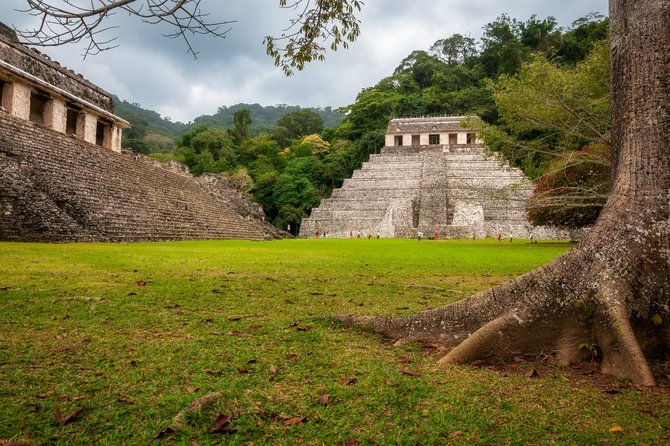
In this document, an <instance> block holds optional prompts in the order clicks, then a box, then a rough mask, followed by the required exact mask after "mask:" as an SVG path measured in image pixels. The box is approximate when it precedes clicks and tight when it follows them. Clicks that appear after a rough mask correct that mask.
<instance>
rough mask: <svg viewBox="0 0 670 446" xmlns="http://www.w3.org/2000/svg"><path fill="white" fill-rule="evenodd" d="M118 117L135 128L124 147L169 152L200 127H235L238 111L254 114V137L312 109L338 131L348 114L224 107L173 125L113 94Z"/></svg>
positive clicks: (329, 109)
mask: <svg viewBox="0 0 670 446" xmlns="http://www.w3.org/2000/svg"><path fill="white" fill-rule="evenodd" d="M112 98H113V100H114V105H115V107H116V114H117V115H118V116H120V117H121V118H123V119H125V120H126V121H128V122H129V123H130V125H131V126H132V127H131V128H130V129H127V130H125V131H124V134H123V146H124V147H131V148H133V149H135V150H137V151H138V152H141V153H150V152H165V151H169V150H170V149H171V148H172V147H173V146H174V144H175V143H176V142H177V139H178V138H180V137H181V136H182V135H183V134H184V133H185V132H186V131H188V130H190V129H192V128H195V127H199V126H204V125H206V126H209V127H219V128H232V127H233V115H234V114H235V112H236V111H238V110H240V109H243V108H248V109H249V111H250V112H251V126H250V127H249V132H250V134H251V135H257V134H259V133H263V132H268V133H269V132H271V131H272V130H274V129H276V128H277V120H278V119H279V118H281V117H282V116H284V115H285V114H286V113H290V112H295V111H300V110H304V109H307V110H312V111H314V112H315V113H317V114H318V115H319V116H321V118H322V119H323V123H324V126H325V127H326V128H335V127H337V126H338V125H339V124H340V122H341V121H342V120H343V119H344V114H342V113H340V112H338V111H336V110H333V108H332V107H324V108H318V107H300V106H298V105H286V104H279V105H269V106H263V105H260V104H235V105H231V106H225V105H223V106H221V107H219V109H218V110H217V111H216V113H215V114H213V115H201V116H198V117H197V118H195V119H194V120H193V121H192V122H188V123H183V122H173V121H170V120H169V119H166V118H163V117H162V116H161V115H160V114H159V113H157V112H155V111H153V110H149V109H146V108H143V107H142V106H141V105H140V104H137V103H130V102H128V101H124V100H122V99H120V98H118V97H117V96H114V95H112Z"/></svg>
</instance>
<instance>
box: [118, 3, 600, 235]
mask: <svg viewBox="0 0 670 446" xmlns="http://www.w3.org/2000/svg"><path fill="white" fill-rule="evenodd" d="M607 25H608V20H607V19H606V18H603V17H601V16H598V15H589V16H587V17H583V18H580V19H578V20H576V21H575V22H574V23H573V24H572V26H571V27H569V28H567V29H563V28H561V27H559V26H558V25H557V22H556V20H555V19H554V18H553V17H547V18H545V19H539V18H537V17H536V16H532V17H530V18H529V19H527V20H526V21H521V20H517V19H514V18H511V17H509V16H507V15H505V14H503V15H501V16H500V17H498V18H497V19H496V20H494V21H493V22H491V23H489V24H487V25H485V26H484V33H483V36H482V38H481V39H480V40H479V41H475V40H474V39H472V38H470V37H465V36H462V35H460V34H454V35H451V36H446V37H445V38H443V39H439V40H438V41H436V42H434V43H433V44H432V45H430V46H429V47H428V49H427V50H416V51H413V52H412V53H411V54H409V55H408V56H407V57H405V58H404V59H403V60H402V61H401V62H400V64H399V65H398V67H397V68H396V69H395V70H394V72H393V73H392V74H390V75H389V76H388V77H386V78H384V79H382V80H380V81H379V82H378V83H377V84H376V85H374V86H371V87H369V88H366V89H363V90H362V91H361V92H360V93H359V94H358V96H357V98H356V101H355V102H354V103H353V104H351V105H349V106H346V107H343V108H342V109H340V110H338V112H340V113H343V114H344V116H345V118H344V120H342V121H341V122H337V120H336V119H335V120H332V119H326V118H325V117H326V116H331V115H333V114H336V113H335V111H334V110H332V109H329V108H327V109H324V110H309V109H299V108H296V109H290V110H286V111H285V113H282V114H281V115H280V116H274V117H273V119H272V122H269V121H263V120H262V118H261V116H262V115H261V114H259V113H258V112H257V110H254V107H255V106H248V107H247V106H243V105H242V106H239V107H238V106H236V107H235V108H234V109H232V108H231V109H227V108H226V107H221V108H220V109H219V111H218V112H217V114H216V115H213V116H210V117H201V118H197V119H196V120H195V122H194V123H192V124H191V125H185V124H181V123H178V134H179V135H180V136H179V137H177V138H176V141H175V142H174V144H173V145H164V146H162V147H160V145H159V144H156V139H157V136H156V135H157V134H158V135H160V134H161V132H160V131H158V132H155V131H154V132H145V134H144V135H142V134H141V131H142V129H143V128H149V127H152V126H153V128H154V129H155V128H156V126H157V125H158V123H154V122H151V123H149V122H147V123H146V125H145V124H144V123H143V122H140V123H139V125H138V124H137V122H134V121H133V119H135V118H136V117H134V116H128V115H124V113H123V110H122V109H120V110H119V112H120V115H121V116H122V117H124V118H126V119H128V120H129V121H130V122H131V123H132V124H133V125H134V129H133V130H132V131H131V133H130V134H129V135H127V137H128V139H127V140H126V141H127V142H128V141H130V140H131V139H132V140H133V141H132V147H134V148H135V149H136V150H138V149H141V150H139V151H143V152H144V153H147V152H158V151H161V152H166V153H161V154H155V155H152V156H153V157H155V158H158V159H164V158H166V157H169V158H173V159H175V160H177V161H179V162H182V163H185V164H186V165H187V166H188V167H189V169H190V170H191V172H192V173H193V174H195V175H200V174H202V173H204V172H214V173H225V174H227V175H231V176H232V175H236V174H237V175H238V176H240V175H241V174H240V173H239V172H242V171H243V172H244V175H243V176H245V178H249V179H250V184H249V188H250V191H251V194H252V197H253V198H254V199H255V200H256V201H257V202H259V203H260V204H261V205H262V206H263V208H264V210H265V213H266V215H267V217H268V219H269V220H270V221H272V222H273V223H274V224H276V225H277V226H278V227H281V228H283V229H286V228H288V227H289V226H290V228H291V232H293V233H297V231H298V229H299V225H300V222H301V220H302V219H303V218H304V217H305V216H307V215H308V214H309V212H310V211H311V209H312V208H313V207H314V206H318V204H319V202H320V200H321V199H322V198H324V197H328V196H329V195H330V194H331V192H332V190H333V189H334V188H336V187H339V186H340V185H341V184H342V181H343V180H344V179H345V178H347V177H349V176H350V175H351V174H352V172H353V171H354V170H355V169H357V168H359V167H360V166H361V164H362V163H363V162H364V161H365V160H366V159H367V158H368V157H369V155H370V154H372V153H378V152H379V150H380V149H381V147H382V146H383V141H384V133H385V129H386V126H387V124H388V121H389V120H390V119H392V118H394V117H398V116H409V115H435V114H440V115H476V116H479V117H480V118H481V122H482V129H481V130H482V135H483V137H484V140H485V142H486V143H487V145H488V146H489V148H490V149H492V150H495V151H501V152H502V153H503V154H504V155H505V156H506V157H507V158H508V159H509V160H510V162H511V163H512V164H514V165H516V166H518V167H520V168H521V169H522V170H523V171H524V172H525V173H526V175H528V176H530V177H531V178H535V179H538V182H537V190H536V197H535V200H534V206H535V207H534V208H533V209H531V212H530V217H531V219H532V220H533V221H534V222H536V223H541V224H558V225H562V226H572V227H574V226H584V225H588V224H590V223H592V222H593V221H594V219H595V217H597V215H598V213H599V210H600V208H601V206H602V204H603V203H604V197H606V196H607V193H608V191H609V137H608V132H609V118H608V116H609V85H608V80H607V79H608V66H607V62H608V60H607V55H606V46H607V45H606V39H607ZM548 98H549V99H551V98H553V100H554V102H555V103H556V104H559V105H557V106H554V107H548V108H543V106H542V104H543V103H546V102H547V99H548ZM561 102H564V103H565V104H560V103H561ZM556 104H554V105H556ZM522 111H523V112H524V115H523V116H521V115H520V113H521V112H522ZM230 112H232V116H231V113H230ZM224 114H225V115H226V118H223V115H224ZM218 116H221V118H219V117H218ZM340 116H341V115H340ZM586 116H588V118H589V119H586V120H582V118H583V117H586ZM575 120H577V121H579V122H580V124H579V125H577V124H576V121H575ZM172 128H174V126H173V127H172ZM169 131H172V130H169ZM169 131H168V130H166V131H165V132H164V133H168V132H169ZM148 135H151V138H153V139H152V140H151V139H150V138H148ZM131 136H132V138H131ZM171 136H172V138H173V141H174V134H172V135H171ZM147 140H149V141H147Z"/></svg>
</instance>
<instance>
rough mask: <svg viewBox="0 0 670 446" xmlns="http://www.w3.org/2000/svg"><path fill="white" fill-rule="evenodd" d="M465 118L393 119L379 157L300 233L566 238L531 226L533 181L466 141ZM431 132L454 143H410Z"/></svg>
mask: <svg viewBox="0 0 670 446" xmlns="http://www.w3.org/2000/svg"><path fill="white" fill-rule="evenodd" d="M463 119H464V118H463V117H448V118H428V119H413V118H412V119H398V120H392V121H391V122H390V123H389V129H388V131H387V136H386V143H387V145H386V146H385V147H383V148H382V150H381V153H380V154H378V155H371V156H370V159H369V160H368V161H367V162H365V163H363V166H362V167H361V168H360V169H359V170H357V171H355V172H354V173H353V175H352V177H351V178H349V179H346V180H345V181H344V182H343V185H342V187H341V188H340V189H337V190H335V191H333V194H332V195H331V197H330V198H328V199H324V200H323V201H322V202H321V205H320V206H319V207H318V208H315V209H313V210H312V213H311V215H310V217H309V218H307V219H305V220H303V222H302V225H301V228H300V236H301V237H311V236H313V235H314V234H316V233H317V232H319V233H323V232H326V233H327V234H328V236H329V237H349V236H350V234H351V235H353V236H357V235H358V234H361V235H363V236H366V235H368V234H377V233H379V234H380V235H381V236H383V237H413V236H416V233H417V232H418V231H421V232H424V233H426V234H427V235H431V236H432V234H433V233H434V232H438V233H439V234H440V237H445V238H473V237H474V238H484V237H495V236H497V234H498V233H503V234H504V235H505V236H512V237H514V238H526V237H529V236H530V235H531V233H532V235H533V237H534V238H536V239H538V238H555V239H568V238H571V234H570V233H569V232H567V231H562V230H558V229H557V228H544V227H541V228H540V227H533V226H531V225H530V224H529V223H528V221H527V216H526V205H527V202H528V199H529V198H530V196H531V195H532V184H531V183H530V181H529V180H527V179H526V178H524V175H523V174H522V172H521V171H520V170H519V169H516V168H512V167H509V165H507V164H506V163H505V162H504V160H503V159H501V158H499V157H498V156H495V155H490V154H488V153H487V152H486V150H485V148H484V147H483V146H482V145H481V144H478V143H473V144H464V143H463V142H464V141H466V140H470V141H475V142H476V135H474V133H472V130H468V129H463V128H461V127H460V124H459V123H460V121H462V120H463ZM440 125H442V126H443V127H440ZM429 134H430V135H433V138H434V139H436V138H437V137H436V136H435V135H440V138H439V139H440V140H442V141H449V140H450V139H451V142H452V143H451V144H428V145H418V144H411V142H412V141H414V142H417V141H418V142H422V141H426V140H427V139H428V137H429ZM399 136H402V138H399ZM388 144H394V145H388Z"/></svg>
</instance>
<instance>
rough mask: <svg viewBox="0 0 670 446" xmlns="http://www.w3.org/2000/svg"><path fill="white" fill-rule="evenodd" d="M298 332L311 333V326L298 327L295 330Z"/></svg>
mask: <svg viewBox="0 0 670 446" xmlns="http://www.w3.org/2000/svg"><path fill="white" fill-rule="evenodd" d="M296 330H298V331H312V326H311V325H305V326H304V327H298V328H296Z"/></svg>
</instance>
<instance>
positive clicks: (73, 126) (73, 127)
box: [65, 104, 79, 135]
mask: <svg viewBox="0 0 670 446" xmlns="http://www.w3.org/2000/svg"><path fill="white" fill-rule="evenodd" d="M78 115H79V110H77V109H75V108H74V107H72V106H70V105H69V104H68V106H67V111H66V117H65V134H66V135H76V134H77V116H78Z"/></svg>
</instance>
